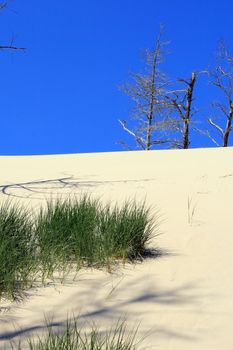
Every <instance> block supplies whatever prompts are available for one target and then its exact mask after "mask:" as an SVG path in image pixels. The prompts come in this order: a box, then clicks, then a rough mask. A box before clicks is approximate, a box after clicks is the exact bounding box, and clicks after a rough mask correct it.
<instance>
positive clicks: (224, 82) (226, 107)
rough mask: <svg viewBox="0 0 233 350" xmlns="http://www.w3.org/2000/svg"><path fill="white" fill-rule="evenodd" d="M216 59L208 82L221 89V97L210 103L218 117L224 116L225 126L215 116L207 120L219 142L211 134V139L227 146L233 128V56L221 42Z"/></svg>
mask: <svg viewBox="0 0 233 350" xmlns="http://www.w3.org/2000/svg"><path fill="white" fill-rule="evenodd" d="M217 59H218V62H217V65H216V67H215V68H214V69H213V70H212V71H210V72H209V76H210V83H211V84H212V85H214V86H215V87H216V88H218V89H219V90H220V91H221V93H222V97H223V98H222V100H221V102H214V103H212V107H213V108H214V109H215V110H217V111H218V112H219V113H220V115H221V118H219V119H222V117H223V118H224V120H225V126H222V125H223V123H222V122H221V121H220V123H218V122H217V121H216V119H217V117H215V118H214V120H213V119H212V118H208V122H209V124H210V125H211V126H212V127H213V128H214V129H215V130H216V131H217V133H218V135H219V137H220V142H218V141H216V140H215V138H214V137H213V136H211V139H212V141H213V142H214V143H215V144H217V145H219V146H222V147H227V146H228V145H229V136H230V133H231V131H232V130H233V125H232V121H233V56H232V55H231V54H230V53H229V51H228V50H227V48H226V46H225V44H224V43H223V42H221V43H220V44H219V48H218V52H217Z"/></svg>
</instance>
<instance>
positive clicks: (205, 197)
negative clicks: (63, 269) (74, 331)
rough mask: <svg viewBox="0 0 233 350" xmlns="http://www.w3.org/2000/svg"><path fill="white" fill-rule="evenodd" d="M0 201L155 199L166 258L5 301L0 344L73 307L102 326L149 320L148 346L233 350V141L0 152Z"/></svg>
mask: <svg viewBox="0 0 233 350" xmlns="http://www.w3.org/2000/svg"><path fill="white" fill-rule="evenodd" d="M0 168H1V172H0V191H1V192H0V195H1V196H0V199H1V201H3V200H5V199H7V198H12V199H13V200H17V201H19V202H22V203H24V204H26V205H28V206H32V207H35V208H38V206H39V205H40V204H43V203H44V202H45V199H46V198H50V197H52V196H56V195H59V196H63V195H64V196H65V195H67V194H74V193H76V194H77V195H80V194H82V193H86V192H89V193H91V194H92V195H93V196H100V197H101V199H102V200H103V201H105V200H110V201H112V202H115V201H117V202H122V201H124V200H125V199H129V198H135V199H137V200H141V199H144V198H146V201H147V203H148V204H149V205H152V206H153V207H154V210H155V211H157V215H158V216H159V220H160V225H159V231H160V233H161V234H160V235H159V236H158V237H156V238H154V240H153V242H151V248H159V249H160V256H157V257H156V256H153V254H152V256H148V257H147V259H145V261H144V262H138V263H136V264H133V265H132V264H127V265H126V266H125V267H123V266H120V267H118V268H116V269H115V270H114V271H113V273H112V274H109V273H108V272H106V271H96V270H81V271H80V272H79V273H78V274H77V276H76V279H75V280H74V281H73V279H72V277H73V276H72V275H70V276H69V277H67V280H66V281H65V282H63V283H60V282H57V283H50V284H49V285H47V286H46V287H38V288H35V289H32V290H30V291H28V292H27V293H26V294H27V295H26V298H25V300H24V301H23V302H20V303H11V304H9V303H7V302H4V303H3V302H2V303H1V304H0V307H1V312H0V348H1V349H3V348H4V345H5V346H6V347H8V346H9V343H10V341H13V340H18V339H19V338H24V337H27V336H29V335H30V334H32V333H35V332H37V333H38V332H41V331H43V326H44V317H45V315H46V317H47V318H49V317H50V318H53V322H54V324H56V325H57V326H59V325H62V324H63V322H65V320H66V316H67V314H72V313H73V314H75V315H80V322H84V321H85V320H87V321H88V322H95V323H96V324H99V325H100V326H101V327H103V329H104V328H105V327H109V326H111V325H112V324H114V323H116V322H117V320H118V319H119V317H126V318H127V322H128V324H129V326H131V325H132V326H133V325H135V323H137V322H140V327H139V336H144V335H147V337H146V338H145V340H144V342H143V343H142V345H143V346H146V347H149V348H151V349H152V348H153V349H160V350H194V349H195V350H197V349H198V350H210V349H211V350H215V349H216V350H220V349H221V350H232V349H233V224H232V216H233V215H232V212H233V209H232V208H233V148H232V147H229V148H227V149H220V148H219V149H197V150H187V151H186V150H178V151H177V150H174V151H173V150H172V151H150V152H144V151H140V152H116V153H98V154H73V155H51V156H27V157H0Z"/></svg>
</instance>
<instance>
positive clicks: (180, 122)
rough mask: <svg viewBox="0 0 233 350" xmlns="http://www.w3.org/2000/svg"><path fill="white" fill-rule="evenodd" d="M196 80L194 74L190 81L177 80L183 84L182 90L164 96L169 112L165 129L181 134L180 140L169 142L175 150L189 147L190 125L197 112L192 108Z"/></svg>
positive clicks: (195, 74)
mask: <svg viewBox="0 0 233 350" xmlns="http://www.w3.org/2000/svg"><path fill="white" fill-rule="evenodd" d="M196 79H197V73H196V72H192V74H191V77H190V79H183V78H182V79H178V82H180V83H183V84H184V88H183V89H176V90H173V91H169V92H168V93H167V94H166V96H165V98H166V100H167V108H168V110H169V111H170V117H169V118H168V120H167V127H168V128H169V129H170V130H172V131H174V132H178V134H181V139H180V138H179V139H178V140H176V139H173V141H171V144H172V146H173V147H175V148H184V149H187V148H189V145H190V123H191V121H192V117H193V115H194V114H195V113H196V112H197V111H196V110H195V109H194V107H193V94H194V89H195V84H196Z"/></svg>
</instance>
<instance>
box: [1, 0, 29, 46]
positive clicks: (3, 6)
mask: <svg viewBox="0 0 233 350" xmlns="http://www.w3.org/2000/svg"><path fill="white" fill-rule="evenodd" d="M7 5H8V2H7V1H1V2H0V11H1V10H4V9H6V8H7ZM0 50H13V51H25V50H26V49H25V47H18V46H15V45H14V44H13V40H11V42H10V43H9V44H8V45H0Z"/></svg>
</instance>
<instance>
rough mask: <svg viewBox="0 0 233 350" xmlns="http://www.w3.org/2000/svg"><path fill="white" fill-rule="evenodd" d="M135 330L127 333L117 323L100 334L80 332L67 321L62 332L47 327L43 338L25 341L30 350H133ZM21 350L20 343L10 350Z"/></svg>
mask: <svg viewBox="0 0 233 350" xmlns="http://www.w3.org/2000/svg"><path fill="white" fill-rule="evenodd" d="M136 333H137V329H136V330H133V331H131V332H127V329H126V326H125V322H121V323H120V322H119V323H118V324H117V326H116V327H115V328H114V329H111V330H110V331H108V332H105V333H103V332H101V331H99V330H98V328H96V327H95V328H92V330H91V332H90V333H86V332H84V331H80V330H79V328H78V325H77V322H76V321H75V320H74V322H71V321H70V320H68V321H67V323H66V326H65V329H64V330H63V331H60V332H58V331H55V330H54V329H53V328H52V327H51V326H49V325H47V331H46V334H45V336H44V337H37V340H35V339H32V338H29V339H28V340H27V342H28V347H29V349H30V350H58V349H59V350H77V349H79V350H135V349H136V348H137V345H138V343H136V341H135V337H136ZM14 349H15V350H23V348H22V347H21V345H20V343H19V345H18V346H17V348H16V347H14V346H12V350H14Z"/></svg>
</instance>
